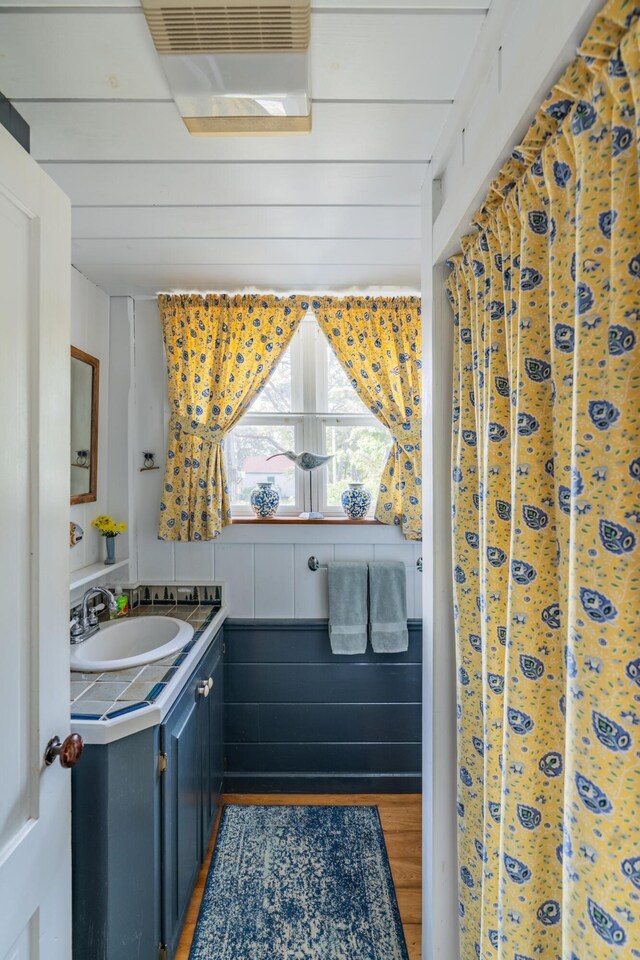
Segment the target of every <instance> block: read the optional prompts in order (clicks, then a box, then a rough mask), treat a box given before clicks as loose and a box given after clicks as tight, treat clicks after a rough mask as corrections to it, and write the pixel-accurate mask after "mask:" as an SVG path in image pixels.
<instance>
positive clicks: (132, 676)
mask: <svg viewBox="0 0 640 960" xmlns="http://www.w3.org/2000/svg"><path fill="white" fill-rule="evenodd" d="M152 615H153V616H166V617H177V618H178V619H180V620H187V622H189V623H191V624H192V625H193V629H194V634H193V637H192V638H191V640H189V642H188V643H187V644H186V646H184V647H183V648H182V650H178V651H176V653H173V654H171V655H170V656H168V657H166V658H164V659H163V660H159V661H156V662H155V663H150V664H147V665H146V666H142V667H130V668H129V669H127V670H114V671H112V672H110V673H78V672H76V671H71V729H72V730H73V731H74V732H75V733H79V734H80V736H81V737H82V739H83V740H84V742H85V743H86V744H105V743H113V741H114V740H120V739H122V737H127V736H129V734H132V733H138V732H139V731H140V730H146V729H147V728H148V727H153V726H155V725H156V724H158V723H161V722H162V721H163V720H164V718H165V717H166V715H167V713H168V712H169V710H170V709H171V707H172V706H173V702H174V700H175V699H176V696H177V694H178V693H180V690H181V689H182V687H183V685H184V682H185V680H187V678H188V677H189V674H190V673H191V671H192V669H193V667H194V666H195V664H196V663H197V661H198V659H199V658H200V657H201V656H202V654H203V652H204V651H205V650H206V648H207V646H208V645H209V643H210V642H211V640H212V638H213V637H214V636H215V634H216V633H217V632H218V630H219V629H220V627H221V626H222V624H223V623H224V621H225V619H226V617H227V608H226V607H224V606H223V607H221V608H220V609H218V610H212V608H211V607H209V606H200V607H188V606H183V605H180V604H176V605H175V606H161V607H159V606H157V605H155V604H154V605H153V606H139V607H136V608H135V610H133V611H132V612H131V614H130V616H132V617H136V616H141V617H144V616H152Z"/></svg>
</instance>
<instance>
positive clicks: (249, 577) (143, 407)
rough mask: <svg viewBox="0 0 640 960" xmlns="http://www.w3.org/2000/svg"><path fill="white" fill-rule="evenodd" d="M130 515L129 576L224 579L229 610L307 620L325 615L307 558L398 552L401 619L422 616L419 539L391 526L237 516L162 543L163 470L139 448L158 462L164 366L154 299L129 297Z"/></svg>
mask: <svg viewBox="0 0 640 960" xmlns="http://www.w3.org/2000/svg"><path fill="white" fill-rule="evenodd" d="M134 324H135V395H134V402H133V410H134V416H135V423H136V427H135V440H134V442H133V485H134V523H135V529H136V540H137V579H138V580H140V581H141V582H145V583H153V582H154V581H158V582H159V583H163V582H164V581H166V580H170V581H171V580H186V581H187V582H188V581H190V580H212V579H213V578H215V580H216V581H225V582H226V584H227V599H228V602H229V603H230V608H231V616H233V617H248V618H257V619H261V618H274V619H278V618H287V619H288V618H314V617H326V616H327V585H326V571H317V572H316V573H312V572H311V571H310V570H309V569H308V566H307V559H308V557H309V556H310V555H315V556H316V557H318V559H319V560H320V561H321V563H326V562H327V561H328V560H333V559H336V560H360V559H362V560H374V559H378V560H381V559H385V560H386V559H398V560H403V561H405V562H406V563H407V564H408V569H407V606H408V611H407V612H408V616H409V617H420V616H421V615H422V597H421V589H420V575H419V573H418V571H417V568H416V565H415V563H416V560H417V558H418V557H419V556H422V543H410V542H408V541H406V540H404V539H403V537H402V535H401V533H400V532H399V530H398V529H397V528H395V527H387V526H374V525H371V524H367V525H364V526H362V527H357V526H354V525H345V526H340V525H337V524H320V525H312V524H282V526H276V525H274V524H267V525H264V526H260V525H259V524H257V523H256V524H238V525H233V526H231V527H226V528H225V529H224V530H223V532H222V534H221V536H220V537H218V538H217V540H215V541H213V542H208V543H176V544H173V543H164V542H162V541H160V540H158V539H157V524H158V508H159V503H160V494H161V489H162V480H163V470H162V469H160V470H156V471H149V472H145V473H140V470H139V468H140V466H141V465H142V451H143V450H150V451H153V452H155V453H156V455H157V457H156V462H157V463H158V464H160V466H161V468H162V467H163V466H164V438H165V429H166V428H165V424H166V421H167V419H168V404H167V401H166V367H165V359H164V350H163V343H162V334H161V329H160V320H159V316H158V308H157V304H156V301H155V300H136V301H135V317H134Z"/></svg>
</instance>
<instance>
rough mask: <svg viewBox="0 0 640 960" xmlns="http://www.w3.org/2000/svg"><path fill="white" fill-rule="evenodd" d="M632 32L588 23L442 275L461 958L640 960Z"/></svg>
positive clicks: (622, 13) (604, 22) (638, 260)
mask: <svg viewBox="0 0 640 960" xmlns="http://www.w3.org/2000/svg"><path fill="white" fill-rule="evenodd" d="M639 18H640V7H639V6H638V5H637V4H634V3H630V2H625V0H611V2H609V3H608V4H607V5H606V6H605V7H604V9H603V11H602V13H601V14H600V15H599V16H598V17H597V18H596V20H595V22H594V23H593V25H592V27H591V30H590V33H589V35H588V37H587V38H586V40H585V42H584V44H583V45H582V47H581V49H580V52H579V56H578V57H577V59H576V60H575V62H574V63H573V64H572V65H571V67H570V68H569V69H568V70H567V72H566V73H565V75H564V77H563V78H562V79H561V81H560V82H559V83H558V85H557V86H556V87H555V88H554V89H553V91H552V92H551V94H550V95H549V97H548V98H547V100H546V101H545V103H544V104H543V106H542V108H541V110H540V111H539V113H538V115H537V117H536V120H535V122H534V124H533V125H532V127H531V129H530V130H529V133H528V134H527V137H526V139H525V141H524V143H523V144H522V146H521V147H520V148H519V149H518V150H517V151H515V152H514V154H513V157H512V159H511V160H510V161H509V162H508V163H507V165H506V167H505V168H504V170H503V171H502V173H501V175H500V176H499V177H498V179H497V181H496V182H495V184H494V185H493V188H492V190H491V192H490V194H489V197H488V199H487V202H486V204H485V206H484V207H483V208H482V210H481V211H480V214H479V215H478V218H477V226H478V228H479V232H478V234H477V235H475V236H474V237H468V238H465V241H464V244H463V252H462V253H461V254H460V255H458V256H456V257H455V258H454V260H453V264H452V266H453V272H452V274H451V277H450V279H449V281H448V289H449V293H450V298H451V301H452V304H453V307H454V311H455V322H456V327H457V361H456V370H457V372H456V395H455V398H454V435H453V436H454V464H453V487H454V525H453V538H454V554H455V561H454V563H455V567H454V580H455V612H456V631H457V654H458V697H459V713H458V716H459V721H458V722H459V732H458V733H459V750H458V755H459V764H460V765H459V784H458V786H459V797H458V814H459V827H460V829H459V868H460V916H461V921H460V922H461V931H462V958H463V960H477V958H478V957H481V958H483V960H484V958H496V960H498V958H505V960H506V958H509V960H512V958H514V957H516V958H522V960H528V958H532V957H544V958H555V957H558V958H559V957H563V958H565V960H570V958H571V960H578V958H580V960H587V958H592V960H593V958H596V957H597V958H605V957H606V958H613V957H621V958H622V957H625V958H626V957H631V956H632V954H635V953H636V952H637V948H638V947H639V946H640V909H639V904H640V899H639V898H640V819H639V816H638V801H639V798H640V766H639V764H638V750H639V749H640V645H639V642H638V636H639V634H638V629H639V625H640V576H639V573H638V571H639V565H638V564H639V559H640V557H639V548H638V538H639V536H640V526H639V523H640V344H639V342H638V338H639V335H640V206H639V193H638V148H637V131H638V118H639V109H638V108H639V100H640V53H639V39H640V20H639ZM634 947H635V949H634Z"/></svg>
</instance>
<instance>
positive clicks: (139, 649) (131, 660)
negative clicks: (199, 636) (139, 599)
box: [71, 617, 193, 673]
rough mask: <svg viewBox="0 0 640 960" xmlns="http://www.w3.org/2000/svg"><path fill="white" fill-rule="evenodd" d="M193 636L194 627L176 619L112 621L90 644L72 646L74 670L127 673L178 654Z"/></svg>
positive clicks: (86, 642)
mask: <svg viewBox="0 0 640 960" xmlns="http://www.w3.org/2000/svg"><path fill="white" fill-rule="evenodd" d="M192 636H193V627H192V626H191V624H190V623H185V621H184V620H177V619H176V618H175V617H131V618H127V619H126V620H112V621H110V622H109V623H106V624H104V626H101V627H100V629H99V630H98V632H97V633H94V635H93V636H92V637H89V639H88V640H84V641H83V642H82V643H77V644H73V645H72V646H71V669H72V670H81V671H83V672H84V673H103V672H105V671H107V670H126V669H127V668H128V667H139V666H143V665H144V664H145V663H153V662H154V661H155V660H164V658H165V657H168V656H169V654H171V653H176V651H178V650H180V649H181V647H184V646H185V644H187V643H188V642H189V640H190V639H191V637H192Z"/></svg>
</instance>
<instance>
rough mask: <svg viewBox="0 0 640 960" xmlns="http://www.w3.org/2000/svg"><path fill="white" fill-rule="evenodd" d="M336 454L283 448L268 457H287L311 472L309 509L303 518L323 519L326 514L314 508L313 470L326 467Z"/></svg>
mask: <svg viewBox="0 0 640 960" xmlns="http://www.w3.org/2000/svg"><path fill="white" fill-rule="evenodd" d="M334 456H335V454H333V453H330V454H328V455H323V454H321V453H309V452H308V451H307V450H304V451H303V452H302V453H294V451H293V450H281V451H280V452H279V453H272V454H271V456H270V457H267V460H273V458H274V457H286V458H287V460H291V462H292V463H295V465H296V467H299V468H300V470H304V471H305V472H306V473H308V474H309V511H308V512H305V513H301V514H300V519H301V520H323V519H324V516H323V514H322V513H319V512H318V511H317V510H314V509H313V486H312V484H311V471H312V470H317V469H318V467H324V465H325V464H326V463H328V462H329V460H331V459H333V457H334Z"/></svg>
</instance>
